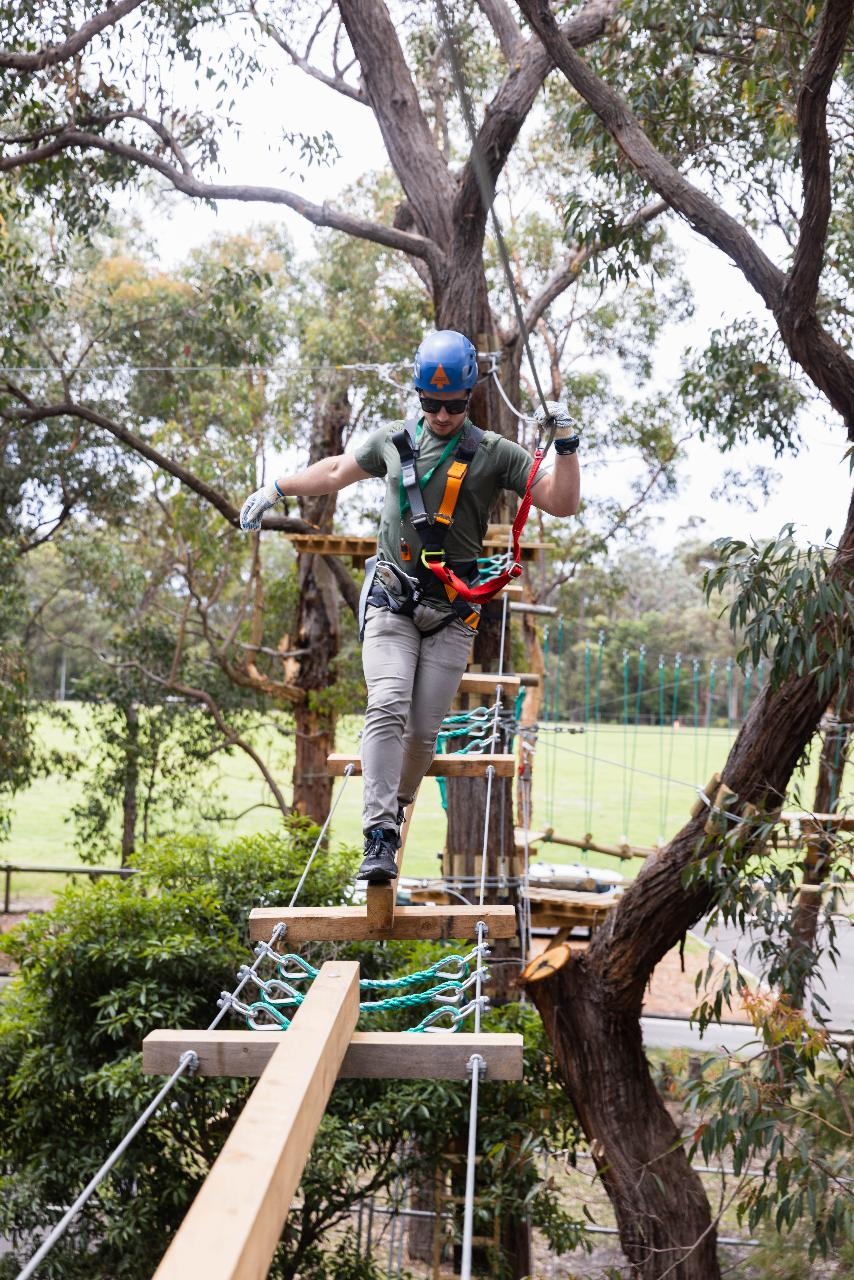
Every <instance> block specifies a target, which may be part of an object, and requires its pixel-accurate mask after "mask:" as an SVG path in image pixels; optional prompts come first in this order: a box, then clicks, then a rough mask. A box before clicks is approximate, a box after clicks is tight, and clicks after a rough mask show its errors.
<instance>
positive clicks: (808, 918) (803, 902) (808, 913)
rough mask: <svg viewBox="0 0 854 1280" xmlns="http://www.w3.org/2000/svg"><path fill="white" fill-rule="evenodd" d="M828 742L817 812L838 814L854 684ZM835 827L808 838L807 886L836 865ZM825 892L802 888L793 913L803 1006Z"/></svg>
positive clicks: (830, 722)
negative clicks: (828, 831)
mask: <svg viewBox="0 0 854 1280" xmlns="http://www.w3.org/2000/svg"><path fill="white" fill-rule="evenodd" d="M824 726H825V728H824V741H823V743H822V748H821V756H820V758H819V762H818V781H817V782H816V788H815V799H814V800H813V812H814V813H835V812H836V810H837V807H838V805H839V796H840V793H841V791H842V776H843V773H844V771H845V764H846V760H847V756H848V747H849V744H850V741H851V736H852V733H854V684H852V685H851V687H850V688H849V689H848V693H847V697H846V698H845V701H844V703H843V704H842V707H841V709H840V712H839V715H838V716H835V715H832V714H828V715H827V716H826V717H825V721H824ZM833 849H834V837H833V830H832V828H831V829H830V834H828V835H825V834H822V833H821V832H817V833H815V834H812V835H810V836H808V837H807V853H806V858H805V859H804V878H803V883H804V884H805V885H821V884H823V883H824V881H825V880H826V878H827V875H828V873H829V872H830V870H831V869H832V867H833ZM821 905H822V893H821V890H820V889H815V890H814V889H801V892H800V893H799V894H798V900H797V903H796V904H795V909H794V911H793V913H792V969H793V974H794V978H793V983H792V990H791V999H792V1003H793V1004H794V1005H795V1006H796V1007H797V1008H800V1007H801V1006H802V1005H803V1002H804V995H805V992H806V987H807V984H808V980H809V973H810V971H811V969H812V966H813V963H814V960H815V943H816V937H817V935H818V922H819V917H820V915H821Z"/></svg>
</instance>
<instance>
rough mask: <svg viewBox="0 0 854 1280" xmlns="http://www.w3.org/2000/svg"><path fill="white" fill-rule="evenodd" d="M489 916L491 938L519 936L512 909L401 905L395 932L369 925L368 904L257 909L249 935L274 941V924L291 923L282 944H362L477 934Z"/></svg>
mask: <svg viewBox="0 0 854 1280" xmlns="http://www.w3.org/2000/svg"><path fill="white" fill-rule="evenodd" d="M479 920H483V922H484V923H485V924H486V927H487V930H488V936H489V937H490V938H513V937H515V935H516V913H515V911H514V910H513V908H512V907H497V906H484V907H462V906H460V907H457V906H453V907H397V909H396V910H395V913H394V924H393V926H392V928H391V930H390V931H389V932H387V933H386V932H377V931H376V930H372V929H370V928H369V926H368V920H367V916H366V915H365V912H364V909H363V908H362V907H255V909H254V910H253V911H251V912H250V914H249V936H250V937H251V938H252V940H253V941H257V940H258V939H259V938H264V939H265V940H269V938H270V934H271V933H272V932H273V927H274V926H275V925H277V924H279V923H282V924H286V925H287V933H286V934H285V937H284V939H283V942H282V945H283V946H284V947H285V948H286V949H287V948H290V947H291V946H293V945H294V944H295V943H297V942H334V941H340V942H362V941H365V940H367V939H374V940H379V939H381V938H397V939H401V938H420V939H429V940H431V941H436V940H438V939H440V938H473V937H475V935H476V931H477V923H478V921H479Z"/></svg>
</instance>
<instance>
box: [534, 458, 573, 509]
mask: <svg viewBox="0 0 854 1280" xmlns="http://www.w3.org/2000/svg"><path fill="white" fill-rule="evenodd" d="M531 498H532V500H533V504H534V506H535V507H537V508H539V510H540V511H545V512H546V514H547V515H550V516H574V515H575V513H576V511H577V510H578V503H579V501H580V499H581V470H580V468H579V466H578V455H577V454H575V453H566V454H559V453H558V454H556V455H555V464H554V467H553V469H552V470H551V471H550V472H548V474H546V475H544V476H543V477H542V478H541V479H539V480H538V481H537V482H536V484H535V485H534V487H533V489H532V490H531Z"/></svg>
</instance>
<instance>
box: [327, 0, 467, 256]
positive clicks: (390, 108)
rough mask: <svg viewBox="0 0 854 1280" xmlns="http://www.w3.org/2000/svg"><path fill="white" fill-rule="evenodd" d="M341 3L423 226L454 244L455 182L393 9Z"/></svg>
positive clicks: (374, 105)
mask: <svg viewBox="0 0 854 1280" xmlns="http://www.w3.org/2000/svg"><path fill="white" fill-rule="evenodd" d="M338 8H339V10H340V13H341V17H342V18H343V20H344V26H345V27H346V29H347V35H348V36H349V38H350V44H351V45H352V46H353V52H354V53H355V55H356V57H357V58H358V60H359V65H360V67H361V69H362V78H363V81H364V85H365V93H366V96H367V99H368V102H369V104H370V106H371V109H372V110H373V112H374V115H375V116H376V119H377V124H378V125H379V127H380V132H381V133H382V136H383V141H384V142H385V145H386V150H387V151H388V155H389V159H390V160H391V163H392V166H393V168H394V171H395V173H396V174H397V176H398V178H399V179H400V183H401V185H402V187H403V189H404V191H405V193H406V197H407V199H408V200H409V202H410V204H411V205H412V208H413V210H414V212H415V213H416V215H417V217H418V222H419V224H420V227H421V229H422V230H424V231H425V232H426V233H427V234H428V235H429V236H430V237H431V239H432V240H433V241H435V242H436V244H437V245H444V244H448V243H449V242H450V240H451V235H452V218H451V207H452V201H453V196H454V182H453V179H452V177H451V174H450V172H449V170H448V166H447V164H446V163H445V161H444V159H443V157H442V154H441V152H440V151H439V148H438V146H437V145H436V142H435V140H434V138H433V135H432V133H431V131H430V125H429V124H428V122H427V120H426V118H425V116H424V112H423V111H422V110H421V104H420V102H419V101H418V92H417V90H416V88H415V85H414V83H413V80H412V76H411V74H410V71H409V67H408V66H407V63H406V58H405V57H404V53H403V49H402V48H401V45H400V40H399V39H398V36H397V32H396V31H395V28H394V24H393V23H392V20H391V17H390V15H389V12H388V9H387V8H386V6H385V4H384V3H383V2H382V0H338ZM417 256H419V257H424V256H425V255H424V254H423V253H422V254H419V255H417ZM435 274H436V273H435V272H434V275H435Z"/></svg>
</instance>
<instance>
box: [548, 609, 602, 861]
mask: <svg viewBox="0 0 854 1280" xmlns="http://www.w3.org/2000/svg"><path fill="white" fill-rule="evenodd" d="M597 647H598V653H597V657H596V679H595V693H594V695H593V732H592V734H591V735H590V739H591V741H590V747H589V754H590V787H589V789H588V791H587V794H586V796H585V797H584V800H585V826H586V831H585V836H587V835H590V833H591V832H592V830H593V792H594V788H595V784H596V758H597V754H596V739H597V734H598V728H599V720H600V718H601V715H602V667H603V664H604V656H605V632H604V631H600V632H599V636H598V643H597ZM555 749H556V747H555ZM584 752H585V755H587V754H588V745H587V734H585V735H584ZM587 852H588V851H587V849H582V853H583V855H584V858H585V861H586V859H587Z"/></svg>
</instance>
